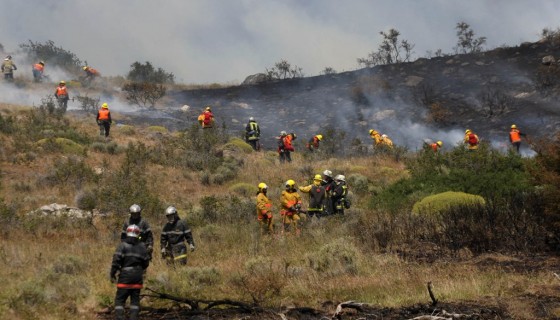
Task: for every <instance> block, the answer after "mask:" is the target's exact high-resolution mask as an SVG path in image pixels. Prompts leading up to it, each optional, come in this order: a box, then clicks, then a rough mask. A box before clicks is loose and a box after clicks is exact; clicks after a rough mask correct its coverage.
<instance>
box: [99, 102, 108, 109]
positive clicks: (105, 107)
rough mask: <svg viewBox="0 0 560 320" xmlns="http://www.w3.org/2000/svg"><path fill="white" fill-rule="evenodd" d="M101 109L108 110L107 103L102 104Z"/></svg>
mask: <svg viewBox="0 0 560 320" xmlns="http://www.w3.org/2000/svg"><path fill="white" fill-rule="evenodd" d="M101 108H103V109H108V108H109V105H108V104H107V102H105V103H103V104H102V105H101Z"/></svg>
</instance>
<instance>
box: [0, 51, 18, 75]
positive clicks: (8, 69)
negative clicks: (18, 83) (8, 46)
mask: <svg viewBox="0 0 560 320" xmlns="http://www.w3.org/2000/svg"><path fill="white" fill-rule="evenodd" d="M0 68H1V69H2V73H3V74H4V79H6V80H8V81H11V80H14V70H17V67H16V64H15V63H14V62H13V61H12V56H7V57H6V58H5V59H4V62H2V67H0Z"/></svg>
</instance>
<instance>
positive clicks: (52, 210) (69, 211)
mask: <svg viewBox="0 0 560 320" xmlns="http://www.w3.org/2000/svg"><path fill="white" fill-rule="evenodd" d="M27 214H28V215H31V216H42V217H47V216H51V217H68V218H75V219H85V218H91V217H92V216H93V215H94V213H93V212H92V211H87V210H82V209H79V208H73V207H69V206H68V205H65V204H58V203H51V204H49V205H44V206H42V207H41V208H39V209H38V210H35V211H31V212H28V213H27Z"/></svg>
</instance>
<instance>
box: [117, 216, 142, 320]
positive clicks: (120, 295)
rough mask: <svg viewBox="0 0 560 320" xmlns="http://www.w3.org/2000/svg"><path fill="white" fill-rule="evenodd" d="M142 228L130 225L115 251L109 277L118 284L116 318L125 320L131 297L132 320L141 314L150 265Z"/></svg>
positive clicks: (135, 319)
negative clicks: (146, 274) (142, 297)
mask: <svg viewBox="0 0 560 320" xmlns="http://www.w3.org/2000/svg"><path fill="white" fill-rule="evenodd" d="M140 234H141V230H140V227H138V226H137V225H134V224H132V225H129V226H127V227H126V230H125V238H124V239H123V241H121V243H119V245H118V246H117V249H116V250H115V254H114V255H113V262H112V263H111V271H110V273H109V277H110V280H111V282H112V283H116V284H117V293H116V295H115V318H116V319H117V320H124V313H125V312H124V306H125V304H126V300H127V299H128V297H130V319H131V320H137V319H138V316H139V314H140V290H141V289H142V287H143V282H144V281H143V280H144V274H145V272H146V269H147V268H148V265H149V264H150V257H149V254H148V251H147V249H146V245H145V244H144V243H143V242H142V241H140V239H139V237H140Z"/></svg>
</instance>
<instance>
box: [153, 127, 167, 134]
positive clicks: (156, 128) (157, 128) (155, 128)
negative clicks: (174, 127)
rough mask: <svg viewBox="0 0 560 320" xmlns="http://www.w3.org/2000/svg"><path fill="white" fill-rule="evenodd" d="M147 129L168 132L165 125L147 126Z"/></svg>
mask: <svg viewBox="0 0 560 320" xmlns="http://www.w3.org/2000/svg"><path fill="white" fill-rule="evenodd" d="M148 131H150V132H159V133H168V132H169V130H167V128H166V127H162V126H149V127H148Z"/></svg>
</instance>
